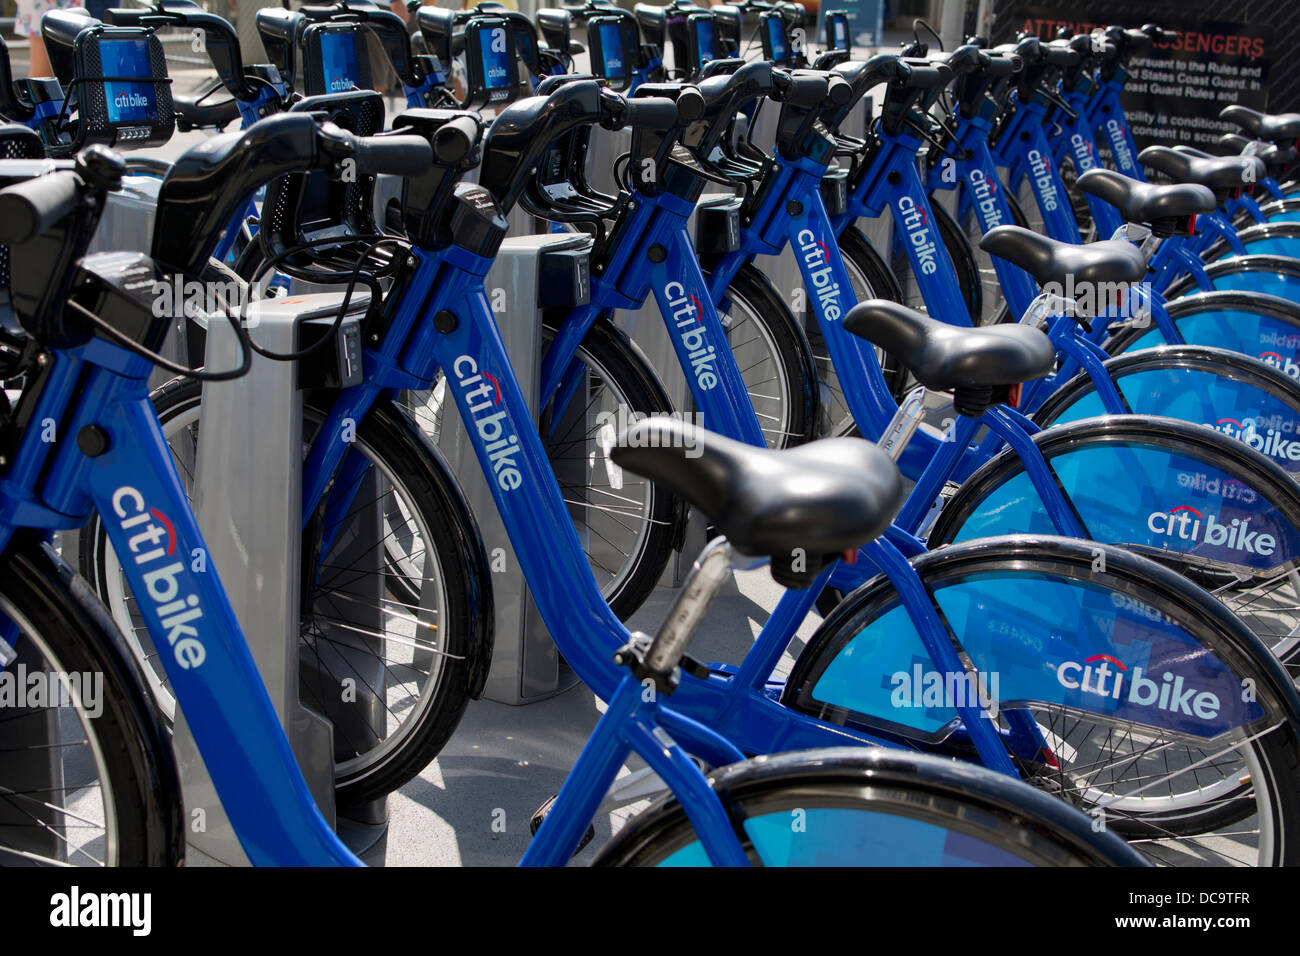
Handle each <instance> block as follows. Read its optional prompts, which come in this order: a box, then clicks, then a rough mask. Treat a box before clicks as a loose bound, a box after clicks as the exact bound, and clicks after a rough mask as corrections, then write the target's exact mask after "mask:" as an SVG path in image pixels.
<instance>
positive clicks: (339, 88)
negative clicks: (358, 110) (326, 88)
mask: <svg viewBox="0 0 1300 956" xmlns="http://www.w3.org/2000/svg"><path fill="white" fill-rule="evenodd" d="M351 90H352V80H350V79H349V78H348V77H346V76H336V77H335V78H334V79H332V80H330V92H331V93H348V92H350V91H351Z"/></svg>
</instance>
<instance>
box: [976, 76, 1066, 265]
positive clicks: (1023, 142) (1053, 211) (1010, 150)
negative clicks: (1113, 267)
mask: <svg viewBox="0 0 1300 956" xmlns="http://www.w3.org/2000/svg"><path fill="white" fill-rule="evenodd" d="M1011 110H1012V112H1011V115H1010V117H1009V118H1008V120H1007V122H1006V124H1005V125H1004V126H1003V128H1002V130H1001V131H1000V132H999V134H998V137H997V141H996V143H994V144H993V150H992V151H993V157H994V161H995V162H996V163H997V165H998V166H1003V167H1006V168H1007V169H1008V170H1009V172H1008V174H1007V179H1006V181H1007V183H1008V185H1009V187H1010V188H1011V189H1016V188H1018V187H1019V185H1020V182H1021V180H1022V179H1025V178H1028V179H1029V184H1030V187H1031V188H1032V190H1033V193H1034V202H1035V203H1037V205H1038V211H1039V213H1040V215H1042V217H1043V222H1044V225H1045V228H1046V229H1047V234H1048V235H1050V236H1051V237H1052V238H1053V239H1059V240H1061V241H1062V242H1074V243H1079V242H1082V241H1083V237H1082V236H1081V235H1080V234H1079V224H1078V222H1077V221H1076V220H1075V218H1074V210H1073V208H1072V207H1071V206H1070V199H1069V196H1068V195H1067V193H1066V190H1065V183H1064V182H1063V181H1062V180H1061V174H1060V171H1059V169H1058V168H1057V165H1056V162H1055V160H1054V157H1055V155H1056V154H1055V151H1054V150H1053V149H1052V145H1051V143H1049V142H1048V139H1047V130H1046V123H1047V118H1048V108H1047V105H1046V104H1045V103H1043V102H1042V101H1041V97H1037V96H1036V97H1034V98H1033V99H1032V100H1030V101H1029V102H1028V103H1022V102H1021V101H1020V99H1019V96H1018V95H1017V94H1014V93H1013V94H1012V99H1011Z"/></svg>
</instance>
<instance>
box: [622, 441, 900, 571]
mask: <svg viewBox="0 0 1300 956" xmlns="http://www.w3.org/2000/svg"><path fill="white" fill-rule="evenodd" d="M610 457H611V458H612V459H613V460H614V463H615V464H617V465H618V466H619V467H620V468H626V469H627V470H628V471H630V472H633V473H634V474H637V475H641V476H642V477H645V478H648V479H650V480H651V481H654V482H656V483H659V484H662V485H664V486H665V487H666V488H668V489H669V490H671V491H672V492H673V493H674V494H677V495H680V496H681V497H682V498H684V499H685V500H686V501H688V502H690V503H691V504H693V505H695V506H696V507H697V508H699V509H700V510H701V511H702V512H704V514H705V515H706V516H707V517H708V518H709V520H710V521H711V522H713V524H714V525H715V526H716V527H717V529H718V532H719V533H720V534H724V535H726V536H727V538H728V540H730V541H731V543H732V544H733V545H735V547H736V548H737V549H739V550H740V551H742V552H744V553H746V554H752V555H756V556H762V557H770V558H772V559H773V560H772V577H773V578H775V579H776V580H777V582H778V583H780V584H784V585H785V586H787V587H806V586H807V584H808V583H809V582H810V581H811V579H812V577H813V576H815V575H816V574H817V572H818V571H819V570H820V568H821V567H823V566H824V565H825V564H826V563H827V562H828V561H830V560H832V559H834V558H837V557H839V556H840V554H842V553H843V552H844V551H848V550H854V549H857V548H858V547H860V546H861V545H864V544H866V543H867V542H869V541H872V540H874V539H875V538H878V537H879V536H880V535H882V534H883V533H884V532H885V529H886V528H888V527H889V524H890V522H891V521H893V519H894V516H895V515H897V514H898V511H899V509H900V508H901V507H902V505H903V498H904V493H903V482H902V479H901V478H900V476H899V473H898V469H897V468H896V467H895V465H894V463H893V461H891V460H890V458H889V456H888V455H886V454H885V453H884V452H883V451H881V450H880V449H879V448H877V447H876V446H875V445H873V444H871V443H870V442H866V441H863V440H862V439H860V438H824V439H821V440H820V441H814V442H809V443H808V444H806V445H799V446H798V447H796V448H788V449H782V450H780V451H773V450H770V449H767V448H755V447H754V446H752V445H746V444H743V443H742V442H738V441H733V440H732V439H730V438H724V437H723V436H721V435H717V434H715V433H713V432H709V431H705V430H704V429H702V428H697V427H695V426H693V425H687V424H685V423H683V422H681V421H680V420H677V419H673V418H666V417H655V418H647V419H645V420H643V421H640V422H637V423H636V424H635V425H633V426H632V427H630V428H629V429H627V431H625V432H624V433H623V434H622V435H620V436H619V440H618V444H617V445H616V446H615V447H614V448H613V449H612V450H611V452H610ZM796 549H800V550H799V551H797V552H796ZM795 554H800V555H805V556H806V558H807V563H806V566H805V567H804V568H802V569H800V570H792V569H791V565H792V562H791V556H792V555H795Z"/></svg>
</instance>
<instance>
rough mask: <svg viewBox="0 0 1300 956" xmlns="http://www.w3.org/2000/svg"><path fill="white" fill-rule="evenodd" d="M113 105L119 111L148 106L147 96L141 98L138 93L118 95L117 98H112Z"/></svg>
mask: <svg viewBox="0 0 1300 956" xmlns="http://www.w3.org/2000/svg"><path fill="white" fill-rule="evenodd" d="M113 105H114V106H116V107H118V108H119V109H125V108H126V107H130V106H148V105H149V98H148V97H147V96H141V95H140V94H139V93H135V92H130V91H128V92H126V93H119V94H117V96H115V97H113Z"/></svg>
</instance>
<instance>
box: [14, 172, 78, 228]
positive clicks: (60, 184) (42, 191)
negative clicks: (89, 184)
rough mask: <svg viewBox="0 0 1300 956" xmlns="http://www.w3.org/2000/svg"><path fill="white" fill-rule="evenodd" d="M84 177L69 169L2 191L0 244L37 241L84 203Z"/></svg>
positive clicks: (17, 184)
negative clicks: (82, 200)
mask: <svg viewBox="0 0 1300 956" xmlns="http://www.w3.org/2000/svg"><path fill="white" fill-rule="evenodd" d="M81 190H82V183H81V178H80V177H79V176H78V175H77V174H76V173H74V172H71V171H70V170H63V171H60V172H57V173H50V174H49V175H48V176H37V177H36V178H35V179H29V180H27V181H26V182H22V183H15V184H14V185H12V186H9V187H7V188H5V189H0V242H4V243H10V244H12V243H16V242H27V241H28V240H30V239H34V238H36V237H37V236H39V235H40V234H41V233H43V232H45V231H46V230H47V229H50V228H52V227H53V226H54V225H55V224H56V223H57V222H58V221H59V220H60V219H62V218H63V217H65V216H66V215H68V213H70V212H72V211H73V210H74V209H76V208H77V205H78V203H80V202H81Z"/></svg>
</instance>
